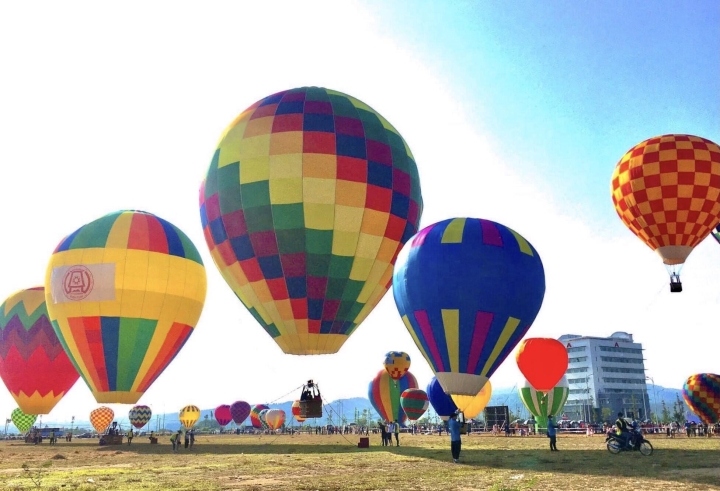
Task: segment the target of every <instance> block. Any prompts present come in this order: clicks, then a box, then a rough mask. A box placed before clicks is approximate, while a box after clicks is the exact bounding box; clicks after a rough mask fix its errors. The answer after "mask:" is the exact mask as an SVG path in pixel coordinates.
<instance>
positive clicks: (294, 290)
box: [285, 276, 307, 298]
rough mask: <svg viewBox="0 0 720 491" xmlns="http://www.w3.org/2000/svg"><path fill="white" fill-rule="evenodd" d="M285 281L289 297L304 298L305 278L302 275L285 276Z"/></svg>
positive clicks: (305, 290) (305, 289)
mask: <svg viewBox="0 0 720 491" xmlns="http://www.w3.org/2000/svg"><path fill="white" fill-rule="evenodd" d="M285 283H286V284H287V289H288V296H289V297H290V298H305V296H306V295H307V280H306V279H305V277H304V276H298V277H295V278H285Z"/></svg>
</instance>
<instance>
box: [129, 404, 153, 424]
mask: <svg viewBox="0 0 720 491" xmlns="http://www.w3.org/2000/svg"><path fill="white" fill-rule="evenodd" d="M150 418H152V409H150V406H134V407H133V408H132V409H131V410H130V411H129V412H128V420H130V424H131V425H133V426H134V427H135V428H137V429H138V430H139V429H141V428H142V427H143V426H145V425H146V424H148V422H149V421H150Z"/></svg>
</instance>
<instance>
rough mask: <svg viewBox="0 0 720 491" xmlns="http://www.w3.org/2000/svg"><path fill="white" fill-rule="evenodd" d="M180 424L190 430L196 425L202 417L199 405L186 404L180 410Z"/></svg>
mask: <svg viewBox="0 0 720 491" xmlns="http://www.w3.org/2000/svg"><path fill="white" fill-rule="evenodd" d="M179 419H180V424H181V425H183V426H184V427H185V429H186V430H189V429H190V428H192V427H193V426H195V423H197V420H198V419H200V408H199V407H197V406H192V405H190V406H185V407H184V408H182V409H181V410H180V417H179Z"/></svg>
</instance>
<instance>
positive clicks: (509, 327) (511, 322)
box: [480, 317, 520, 377]
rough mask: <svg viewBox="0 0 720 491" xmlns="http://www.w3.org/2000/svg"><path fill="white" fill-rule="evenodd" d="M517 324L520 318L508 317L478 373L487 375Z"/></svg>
mask: <svg viewBox="0 0 720 491" xmlns="http://www.w3.org/2000/svg"><path fill="white" fill-rule="evenodd" d="M518 324H520V319H516V318H515V317H508V320H507V322H506V323H505V327H504V328H503V330H502V332H501V333H500V337H499V338H498V340H497V343H495V347H494V348H493V350H492V353H490V356H489V357H488V360H487V362H486V363H485V366H484V367H483V369H482V372H480V375H482V376H484V377H487V374H488V372H489V371H490V367H492V366H493V364H494V363H495V360H497V357H498V356H500V353H501V352H502V350H503V349H504V348H505V345H507V342H508V340H509V339H510V337H511V336H512V335H513V333H514V332H515V329H516V328H517V326H518Z"/></svg>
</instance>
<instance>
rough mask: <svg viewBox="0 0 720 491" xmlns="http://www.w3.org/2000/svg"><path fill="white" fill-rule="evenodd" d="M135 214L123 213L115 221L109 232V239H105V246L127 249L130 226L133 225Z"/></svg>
mask: <svg viewBox="0 0 720 491" xmlns="http://www.w3.org/2000/svg"><path fill="white" fill-rule="evenodd" d="M133 216H135V215H134V214H133V213H121V214H120V215H119V216H118V217H117V218H116V219H115V222H114V223H113V226H112V228H111V229H110V232H109V233H108V237H107V240H106V241H105V248H109V249H114V248H119V249H123V250H127V244H128V237H129V236H130V226H131V225H132V220H133Z"/></svg>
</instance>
